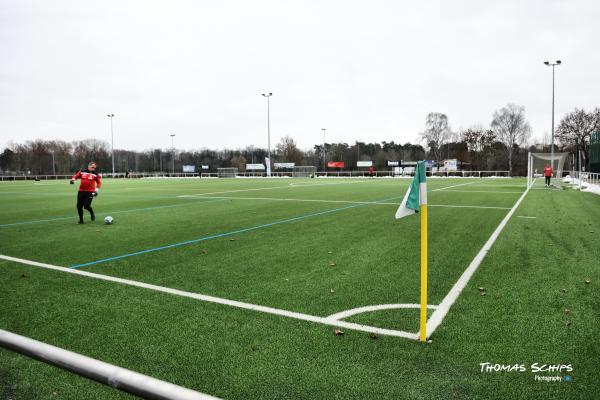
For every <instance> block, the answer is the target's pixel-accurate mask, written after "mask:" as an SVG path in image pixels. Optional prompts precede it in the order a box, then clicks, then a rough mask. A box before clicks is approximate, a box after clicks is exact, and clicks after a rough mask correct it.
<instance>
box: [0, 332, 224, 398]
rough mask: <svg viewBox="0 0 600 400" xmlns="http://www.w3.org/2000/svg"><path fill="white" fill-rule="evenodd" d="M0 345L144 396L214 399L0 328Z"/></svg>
mask: <svg viewBox="0 0 600 400" xmlns="http://www.w3.org/2000/svg"><path fill="white" fill-rule="evenodd" d="M0 346H2V347H4V348H6V349H8V350H12V351H14V352H17V353H20V354H23V355H26V356H28V357H31V358H35V359H36V360H39V361H43V362H45V363H48V364H51V365H54V366H56V367H59V368H62V369H65V370H67V371H70V372H74V373H76V374H78V375H81V376H84V377H86V378H89V379H92V380H95V381H97V382H100V383H103V384H105V385H108V386H111V387H113V388H115V389H119V390H122V391H124V392H128V393H131V394H134V395H136V396H140V397H142V398H145V399H157V400H215V399H218V398H217V397H213V396H210V395H207V394H204V393H200V392H196V391H194V390H191V389H186V388H184V387H181V386H177V385H174V384H172V383H169V382H165V381H161V380H159V379H156V378H152V377H150V376H147V375H143V374H140V373H137V372H134V371H130V370H128V369H125V368H121V367H117V366H116V365H112V364H108V363H105V362H103V361H100V360H96V359H93V358H90V357H86V356H84V355H82V354H78V353H73V352H72V351H68V350H64V349H61V348H59V347H55V346H52V345H49V344H46V343H42V342H39V341H37V340H34V339H30V338H28V337H25V336H21V335H17V334H15V333H12V332H9V331H5V330H3V329H0Z"/></svg>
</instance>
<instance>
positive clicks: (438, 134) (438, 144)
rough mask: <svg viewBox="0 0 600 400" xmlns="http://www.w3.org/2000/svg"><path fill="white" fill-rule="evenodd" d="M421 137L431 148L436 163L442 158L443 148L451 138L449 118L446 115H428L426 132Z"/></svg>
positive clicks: (433, 113)
mask: <svg viewBox="0 0 600 400" xmlns="http://www.w3.org/2000/svg"><path fill="white" fill-rule="evenodd" d="M421 137H422V138H423V140H424V141H425V143H427V145H428V146H429V148H430V150H431V152H432V153H433V155H434V157H435V159H436V161H439V160H441V158H442V146H443V145H444V144H445V143H446V142H447V141H448V138H449V137H450V128H449V127H448V117H447V116H446V114H442V113H438V112H431V113H429V114H427V119H426V120H425V131H423V132H422V133H421Z"/></svg>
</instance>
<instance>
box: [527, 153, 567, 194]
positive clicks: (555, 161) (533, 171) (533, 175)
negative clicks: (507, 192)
mask: <svg viewBox="0 0 600 400" xmlns="http://www.w3.org/2000/svg"><path fill="white" fill-rule="evenodd" d="M568 155H569V153H554V156H552V153H531V152H530V153H528V156H527V186H528V187H531V186H532V185H533V184H534V182H535V184H536V186H538V185H539V186H542V185H544V184H545V179H544V168H545V167H546V165H547V164H549V165H550V166H551V167H552V169H553V171H554V172H553V174H552V178H553V179H552V180H551V184H550V185H551V186H553V187H560V183H561V180H562V175H563V167H564V165H565V160H566V159H567V156H568Z"/></svg>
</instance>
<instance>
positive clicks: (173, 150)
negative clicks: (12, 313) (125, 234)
mask: <svg viewBox="0 0 600 400" xmlns="http://www.w3.org/2000/svg"><path fill="white" fill-rule="evenodd" d="M169 136H171V160H172V161H173V175H175V145H174V144H173V143H174V142H173V138H174V137H175V134H174V133H172V134H171V135H169Z"/></svg>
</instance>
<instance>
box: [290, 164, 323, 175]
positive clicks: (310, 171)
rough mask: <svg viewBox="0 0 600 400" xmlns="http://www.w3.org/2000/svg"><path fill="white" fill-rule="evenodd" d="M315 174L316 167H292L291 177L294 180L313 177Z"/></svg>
mask: <svg viewBox="0 0 600 400" xmlns="http://www.w3.org/2000/svg"><path fill="white" fill-rule="evenodd" d="M316 172H317V167H315V166H312V165H311V166H308V165H300V166H298V167H294V170H293V175H292V176H293V177H294V178H311V177H313V176H315V174H316Z"/></svg>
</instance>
